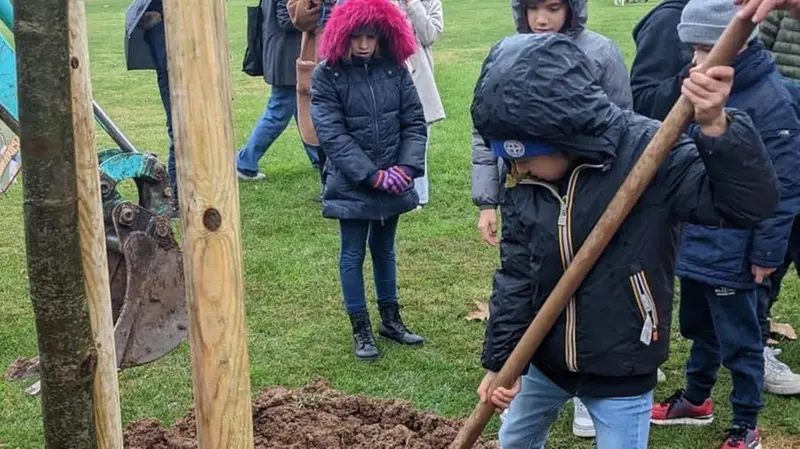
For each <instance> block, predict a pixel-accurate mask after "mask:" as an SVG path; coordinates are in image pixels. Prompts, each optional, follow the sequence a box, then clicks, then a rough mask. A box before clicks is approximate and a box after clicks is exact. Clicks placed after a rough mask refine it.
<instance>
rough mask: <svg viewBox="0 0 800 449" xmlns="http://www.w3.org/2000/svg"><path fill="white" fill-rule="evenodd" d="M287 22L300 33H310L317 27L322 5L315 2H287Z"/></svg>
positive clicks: (298, 0) (292, 0)
mask: <svg viewBox="0 0 800 449" xmlns="http://www.w3.org/2000/svg"><path fill="white" fill-rule="evenodd" d="M286 9H287V10H288V12H289V20H291V21H292V24H293V25H294V27H295V28H297V29H298V30H300V31H311V30H313V29H314V28H316V27H317V24H318V23H319V16H320V12H321V10H322V4H321V3H318V2H317V1H316V0H287V2H286Z"/></svg>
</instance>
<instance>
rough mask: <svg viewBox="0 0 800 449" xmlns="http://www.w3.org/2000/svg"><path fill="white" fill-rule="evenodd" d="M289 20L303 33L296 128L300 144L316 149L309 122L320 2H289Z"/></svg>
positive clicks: (315, 139)
mask: <svg viewBox="0 0 800 449" xmlns="http://www.w3.org/2000/svg"><path fill="white" fill-rule="evenodd" d="M286 7H287V9H288V10H289V19H290V20H291V21H292V24H294V26H295V28H297V29H298V30H300V31H302V32H303V40H302V43H301V45H300V57H298V58H297V63H296V66H297V124H298V127H299V128H300V137H301V138H302V139H303V142H305V143H307V144H309V145H314V146H317V145H319V141H318V139H317V133H316V131H315V130H314V124H313V123H312V122H311V74H312V72H313V71H314V67H315V66H316V65H317V36H318V35H319V34H320V33H321V31H322V30H321V28H320V27H318V26H317V23H318V21H319V15H320V12H321V10H322V0H288V2H286Z"/></svg>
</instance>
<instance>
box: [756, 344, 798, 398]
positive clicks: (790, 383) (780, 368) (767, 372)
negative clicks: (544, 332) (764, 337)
mask: <svg viewBox="0 0 800 449" xmlns="http://www.w3.org/2000/svg"><path fill="white" fill-rule="evenodd" d="M778 354H780V349H773V348H770V347H768V346H767V347H765V348H764V388H765V389H766V390H767V391H769V392H770V393H772V394H777V395H780V396H791V395H797V394H800V374H795V373H793V372H792V370H791V368H789V366H788V365H786V364H785V363H783V362H781V361H780V360H778V358H777V355H778Z"/></svg>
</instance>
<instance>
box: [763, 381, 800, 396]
mask: <svg viewBox="0 0 800 449" xmlns="http://www.w3.org/2000/svg"><path fill="white" fill-rule="evenodd" d="M764 389H765V390H767V392H769V393H772V394H775V395H778V396H796V395H798V394H800V388H798V387H797V386H790V387H783V386H781V385H776V384H770V383H767V382H765V383H764Z"/></svg>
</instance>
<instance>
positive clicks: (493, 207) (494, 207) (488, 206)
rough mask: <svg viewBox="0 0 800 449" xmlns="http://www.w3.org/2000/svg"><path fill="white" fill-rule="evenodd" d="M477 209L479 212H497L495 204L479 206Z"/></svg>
mask: <svg viewBox="0 0 800 449" xmlns="http://www.w3.org/2000/svg"><path fill="white" fill-rule="evenodd" d="M478 209H480V210H489V209H494V210H497V204H479V205H478Z"/></svg>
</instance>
